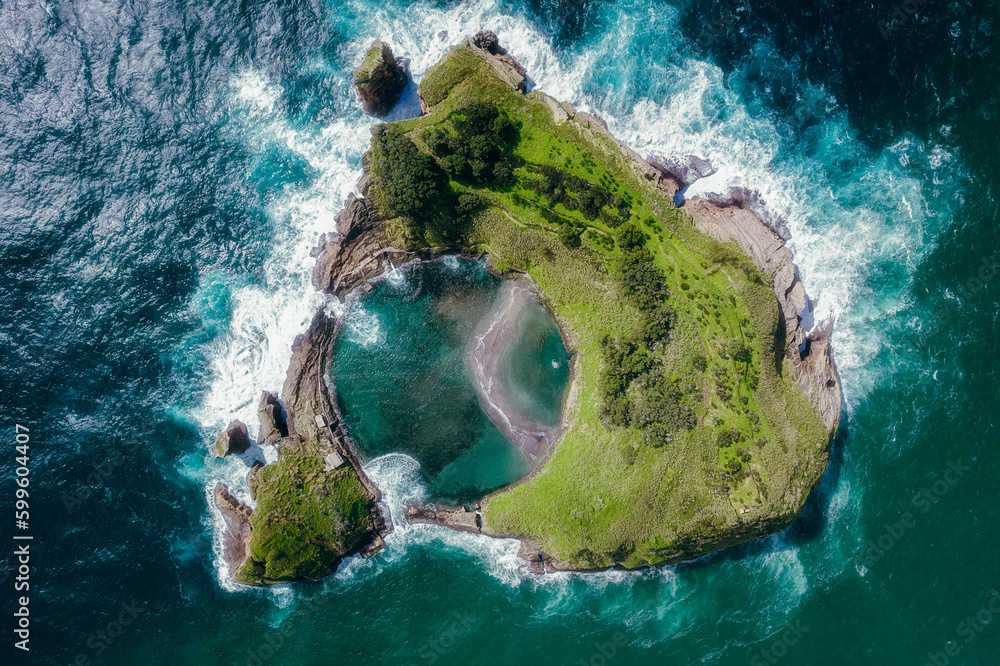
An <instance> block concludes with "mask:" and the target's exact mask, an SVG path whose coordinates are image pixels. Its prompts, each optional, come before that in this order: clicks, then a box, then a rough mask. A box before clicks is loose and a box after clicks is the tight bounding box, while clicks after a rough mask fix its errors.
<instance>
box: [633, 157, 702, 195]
mask: <svg viewBox="0 0 1000 666" xmlns="http://www.w3.org/2000/svg"><path fill="white" fill-rule="evenodd" d="M649 163H650V164H652V165H653V166H654V167H660V168H662V169H663V171H664V172H665V173H666V175H669V176H670V177H671V178H673V179H674V180H676V181H677V184H678V185H680V187H682V188H684V187H687V186H688V185H690V184H691V183H693V182H694V181H696V180H698V179H700V178H705V177H707V176H711V175H712V174H713V173H715V171H716V169H715V167H714V166H712V163H711V162H710V161H708V160H707V159H705V158H703V157H698V156H697V155H685V156H684V157H654V156H650V158H649Z"/></svg>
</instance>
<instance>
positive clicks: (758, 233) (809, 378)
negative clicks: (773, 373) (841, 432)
mask: <svg viewBox="0 0 1000 666" xmlns="http://www.w3.org/2000/svg"><path fill="white" fill-rule="evenodd" d="M684 210H685V211H686V212H687V214H688V215H689V216H690V217H691V219H692V220H693V221H694V223H695V225H696V226H697V227H698V229H699V230H700V231H701V232H702V233H705V234H707V235H708V236H711V237H712V238H715V239H716V240H720V241H722V242H727V241H729V240H735V241H736V242H737V244H738V245H739V246H740V248H742V249H743V251H744V252H745V253H746V254H747V255H748V256H749V257H750V258H751V259H753V262H754V264H756V266H757V268H759V269H760V270H761V271H763V272H764V273H765V274H766V275H769V276H771V281H772V283H773V285H774V295H775V298H776V299H777V301H778V313H779V315H780V316H781V318H782V324H783V325H784V328H785V331H786V333H787V338H786V340H787V347H786V348H785V357H786V358H787V359H788V360H789V361H791V363H792V368H793V370H792V376H793V378H794V379H795V380H796V381H797V382H798V384H799V386H800V387H801V388H802V390H803V392H804V393H805V394H806V396H807V397H808V398H809V400H810V402H812V403H813V404H814V405H816V407H817V409H818V410H819V412H820V416H821V417H822V418H823V423H824V425H826V428H827V431H828V432H829V433H830V436H831V438H832V436H833V434H834V433H836V431H837V426H838V424H839V422H840V412H841V406H842V399H841V394H840V379H839V377H838V375H837V368H836V365H835V364H834V362H833V355H832V354H831V353H830V328H829V327H828V328H826V329H821V330H817V331H813V332H812V333H810V332H808V331H806V330H805V328H804V327H803V326H802V316H801V315H802V313H803V311H804V310H805V308H806V305H807V299H806V290H805V287H804V286H803V285H802V282H801V280H799V276H798V273H797V272H796V270H795V264H794V263H792V253H791V251H790V250H789V249H788V248H787V247H785V241H784V239H783V238H782V237H781V235H780V234H779V233H778V232H777V231H775V230H774V229H772V228H771V227H769V226H768V225H767V224H765V223H764V222H763V221H761V219H760V217H758V216H757V215H756V214H755V213H754V212H753V211H752V210H749V209H746V208H736V207H720V206H718V205H716V204H713V203H711V202H709V201H706V200H704V199H699V198H697V197H695V198H693V199H690V200H689V201H687V202H685V204H684Z"/></svg>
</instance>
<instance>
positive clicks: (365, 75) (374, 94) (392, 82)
mask: <svg viewBox="0 0 1000 666" xmlns="http://www.w3.org/2000/svg"><path fill="white" fill-rule="evenodd" d="M409 80H410V75H409V72H408V71H407V63H406V61H405V60H404V59H402V58H399V59H397V58H395V57H394V56H393V54H392V48H390V47H389V45H388V44H386V43H385V42H383V41H382V40H381V39H376V40H375V41H374V42H372V45H371V47H370V48H369V49H368V53H367V55H365V59H364V61H363V62H362V63H361V66H360V67H358V68H357V69H356V70H354V87H355V89H357V91H358V97H359V98H360V99H361V105H362V106H363V107H364V110H365V113H367V114H368V115H370V116H385V115H386V114H388V113H389V111H391V110H392V107H394V106H395V105H396V102H397V101H399V95H400V93H402V92H403V88H405V87H406V84H407V83H409Z"/></svg>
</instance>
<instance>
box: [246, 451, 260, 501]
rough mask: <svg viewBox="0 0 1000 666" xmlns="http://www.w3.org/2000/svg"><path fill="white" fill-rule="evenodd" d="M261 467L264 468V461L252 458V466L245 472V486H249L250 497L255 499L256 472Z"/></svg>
mask: <svg viewBox="0 0 1000 666" xmlns="http://www.w3.org/2000/svg"><path fill="white" fill-rule="evenodd" d="M262 469H264V463H262V462H261V461H259V460H254V461H253V467H251V468H250V471H249V472H247V486H248V487H249V488H250V499H253V500H255V499H257V474H258V473H259V472H260V470H262Z"/></svg>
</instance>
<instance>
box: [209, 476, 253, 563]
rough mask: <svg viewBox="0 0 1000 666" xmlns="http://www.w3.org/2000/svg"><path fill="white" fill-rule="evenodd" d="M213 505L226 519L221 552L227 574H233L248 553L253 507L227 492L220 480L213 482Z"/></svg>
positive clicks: (227, 489)
mask: <svg viewBox="0 0 1000 666" xmlns="http://www.w3.org/2000/svg"><path fill="white" fill-rule="evenodd" d="M214 494H215V505H216V506H217V507H219V510H220V511H221V512H222V517H223V519H225V521H226V532H225V534H223V535H222V552H223V557H224V558H225V560H226V564H228V565H229V575H230V576H235V575H236V572H237V571H239V569H240V567H241V566H243V563H244V562H245V561H246V559H247V555H249V554H250V533H251V528H250V514H252V513H253V509H251V508H250V507H248V506H247V505H246V504H244V503H243V502H241V501H240V500H239V499H237V498H236V497H235V496H234V495H233V494H232V493H230V492H229V487H228V486H226V484H224V483H222V482H221V481H220V482H219V483H217V484H215V493H214Z"/></svg>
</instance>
